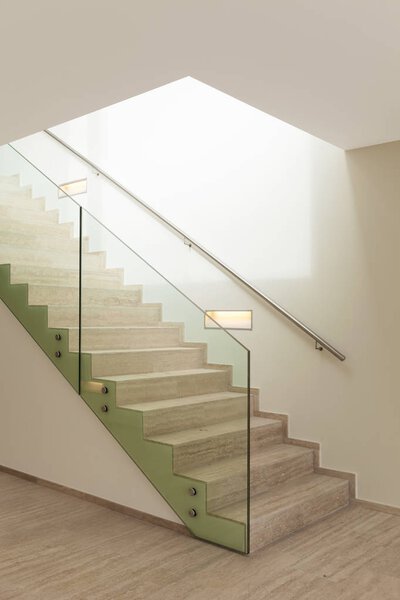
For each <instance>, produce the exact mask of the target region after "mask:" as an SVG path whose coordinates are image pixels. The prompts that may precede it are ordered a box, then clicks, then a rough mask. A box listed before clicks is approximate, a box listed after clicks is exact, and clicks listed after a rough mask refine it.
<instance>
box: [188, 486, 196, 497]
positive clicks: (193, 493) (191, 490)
mask: <svg viewBox="0 0 400 600" xmlns="http://www.w3.org/2000/svg"><path fill="white" fill-rule="evenodd" d="M196 494H197V490H196V488H194V487H191V488H189V496H196Z"/></svg>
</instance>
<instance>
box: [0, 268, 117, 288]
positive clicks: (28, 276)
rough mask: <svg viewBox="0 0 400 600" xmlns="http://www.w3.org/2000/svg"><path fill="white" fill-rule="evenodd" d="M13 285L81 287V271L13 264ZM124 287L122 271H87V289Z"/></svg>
mask: <svg viewBox="0 0 400 600" xmlns="http://www.w3.org/2000/svg"><path fill="white" fill-rule="evenodd" d="M0 264H1V261H0ZM11 283H31V284H35V285H55V286H57V285H62V286H73V287H77V286H78V285H79V270H78V267H76V268H75V267H74V268H71V269H61V268H57V267H45V266H41V265H35V264H32V263H28V264H25V265H13V264H11ZM122 286H123V270H122V269H100V270H99V269H97V270H93V271H85V289H86V288H88V287H95V288H100V287H103V288H107V289H110V288H118V287H122Z"/></svg>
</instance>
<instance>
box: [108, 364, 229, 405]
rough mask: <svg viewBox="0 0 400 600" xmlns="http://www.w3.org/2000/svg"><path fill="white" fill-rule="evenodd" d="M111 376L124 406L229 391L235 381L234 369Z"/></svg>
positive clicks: (118, 400) (119, 400) (119, 399)
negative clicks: (232, 373)
mask: <svg viewBox="0 0 400 600" xmlns="http://www.w3.org/2000/svg"><path fill="white" fill-rule="evenodd" d="M99 378H100V377H99ZM107 379H108V380H110V381H115V383H116V388H117V394H116V395H117V404H119V405H124V404H134V403H139V402H153V401H156V400H168V399H170V398H179V397H184V396H191V395H195V394H199V393H203V394H209V393H213V392H222V391H225V390H226V389H227V388H228V386H229V384H230V381H231V369H230V368H228V367H227V368H226V369H225V368H224V369H188V370H185V371H170V372H163V373H143V374H139V375H115V376H113V377H107Z"/></svg>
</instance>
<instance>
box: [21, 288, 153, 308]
mask: <svg viewBox="0 0 400 600" xmlns="http://www.w3.org/2000/svg"><path fill="white" fill-rule="evenodd" d="M141 300H142V286H140V285H137V286H126V287H124V288H120V289H118V288H117V289H112V288H110V289H108V288H93V287H90V288H89V287H85V288H84V289H83V290H82V304H83V305H84V306H87V307H90V305H93V304H95V305H97V306H136V305H137V304H140V303H141ZM28 301H29V304H31V305H44V304H47V305H49V304H51V305H61V306H65V305H66V304H67V305H72V306H76V305H77V304H78V303H79V288H78V287H75V286H74V287H72V286H62V285H60V286H55V285H35V284H28ZM86 310H90V309H89V308H87V309H86Z"/></svg>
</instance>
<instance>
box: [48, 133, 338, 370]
mask: <svg viewBox="0 0 400 600" xmlns="http://www.w3.org/2000/svg"><path fill="white" fill-rule="evenodd" d="M45 133H47V135H49V136H50V137H52V138H53V139H54V140H56V141H57V142H58V143H60V144H62V145H63V146H64V147H65V148H67V149H68V150H69V151H70V152H72V153H73V154H75V155H76V156H78V157H79V158H80V159H81V160H83V161H84V162H85V163H87V164H88V165H90V166H91V167H92V168H93V169H95V171H96V172H97V173H100V174H101V175H103V176H104V177H105V178H106V179H108V180H109V181H111V182H112V183H113V184H114V185H115V186H116V187H118V188H119V189H120V190H122V191H123V192H124V193H125V194H128V196H130V197H131V198H133V200H135V202H137V203H138V204H140V206H141V207H142V208H144V209H145V210H147V211H148V212H149V213H150V214H152V215H153V217H155V218H156V219H158V220H159V221H161V222H162V223H163V224H164V225H166V226H167V227H168V228H169V229H171V230H172V231H173V232H174V233H175V234H176V235H178V236H179V237H181V238H182V239H183V241H184V242H185V243H186V244H188V245H189V246H191V247H193V248H195V249H196V250H198V251H199V252H201V253H202V254H203V255H204V256H206V257H207V258H209V259H210V260H211V261H212V262H214V263H215V264H216V265H217V266H218V267H219V268H221V269H223V270H224V271H226V272H227V273H229V275H231V276H232V277H234V278H235V279H237V280H238V281H239V282H240V283H241V284H242V285H244V286H245V287H246V288H248V289H249V290H251V291H252V292H253V293H254V294H255V295H256V296H258V297H259V298H261V299H262V300H264V302H266V303H267V304H269V306H272V307H273V308H274V309H275V310H276V311H278V312H279V313H280V314H281V315H283V316H284V317H286V319H288V320H289V321H290V322H291V323H293V324H294V325H296V327H298V328H299V329H301V330H302V331H304V333H306V334H307V335H308V336H310V337H311V338H312V339H313V340H314V341H315V347H316V348H317V349H318V350H322V348H325V350H328V352H330V353H331V354H333V356H335V357H336V358H338V359H339V360H341V361H343V360H345V358H346V357H345V355H344V354H342V353H341V352H339V350H337V349H336V348H335V347H334V346H332V345H331V344H329V342H327V341H326V340H324V338H322V337H321V336H320V335H318V334H317V333H315V331H313V330H312V329H310V327H308V326H307V325H305V324H304V323H302V322H301V321H299V320H298V319H296V317H294V316H293V315H292V314H290V313H289V312H288V311H287V310H286V309H284V308H283V307H282V306H280V305H279V304H278V303H277V302H275V301H274V300H272V299H271V298H269V297H268V296H266V295H265V294H264V293H263V292H261V291H260V290H259V289H257V288H256V287H255V286H254V285H252V284H251V283H250V282H249V281H246V279H244V277H242V276H241V275H239V273H236V271H234V270H233V269H231V268H230V267H228V265H226V264H225V263H223V262H222V261H221V260H220V259H219V258H217V257H216V256H214V254H212V253H211V252H209V251H208V250H207V249H206V248H204V246H202V245H201V244H199V243H198V242H196V241H195V240H194V239H193V238H191V237H190V236H188V235H187V234H186V233H185V232H184V231H182V230H181V229H179V227H177V226H176V225H174V224H173V223H171V221H169V220H168V219H166V218H165V217H163V216H162V215H161V214H160V213H159V212H157V211H156V210H154V208H152V207H151V206H149V205H148V204H146V202H143V200H140V199H139V198H137V197H136V196H135V195H134V194H132V192H131V191H130V190H128V189H127V188H126V187H125V186H124V185H122V183H119V182H118V181H117V180H116V179H114V178H113V177H112V176H111V175H109V174H108V173H106V172H105V171H103V169H101V168H100V167H99V166H98V165H96V164H95V163H94V162H92V161H91V160H89V159H88V158H87V157H86V156H83V154H81V153H80V152H78V151H77V150H75V148H72V146H70V145H69V144H67V143H66V142H64V140H62V139H61V138H59V137H58V136H57V135H55V133H53V132H52V131H49V130H48V129H46V130H45Z"/></svg>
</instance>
